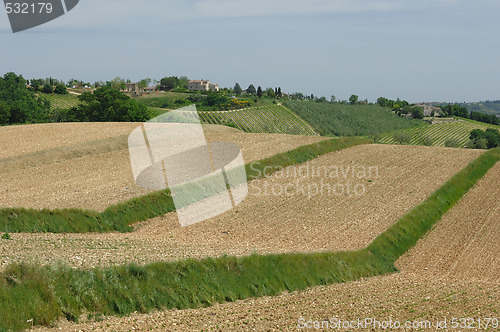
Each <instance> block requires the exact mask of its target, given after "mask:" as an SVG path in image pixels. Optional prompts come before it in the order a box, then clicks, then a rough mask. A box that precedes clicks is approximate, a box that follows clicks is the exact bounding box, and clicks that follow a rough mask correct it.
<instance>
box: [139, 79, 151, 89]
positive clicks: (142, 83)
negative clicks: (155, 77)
mask: <svg viewBox="0 0 500 332" xmlns="http://www.w3.org/2000/svg"><path fill="white" fill-rule="evenodd" d="M149 83H151V79H150V78H145V79H142V80H140V81H139V82H137V87H138V88H139V91H141V92H142V91H144V89H145V88H147V87H148V86H149Z"/></svg>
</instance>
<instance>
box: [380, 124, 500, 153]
mask: <svg viewBox="0 0 500 332" xmlns="http://www.w3.org/2000/svg"><path fill="white" fill-rule="evenodd" d="M487 128H496V129H499V127H498V126H494V125H488V124H483V123H479V122H475V121H469V120H458V121H456V122H447V123H436V124H432V125H428V126H421V127H417V128H411V129H405V130H401V131H400V132H403V133H408V134H410V135H411V137H412V139H411V144H412V145H423V144H422V140H423V139H424V138H431V139H432V141H433V143H432V145H433V146H445V142H446V140H448V139H455V140H457V141H458V143H459V147H465V145H466V144H467V142H468V141H469V135H470V132H471V131H472V130H473V129H482V130H485V129H487ZM393 134H394V133H391V134H385V135H384V136H382V138H381V139H380V140H379V142H380V143H387V144H395V143H396V142H395V141H394V139H393Z"/></svg>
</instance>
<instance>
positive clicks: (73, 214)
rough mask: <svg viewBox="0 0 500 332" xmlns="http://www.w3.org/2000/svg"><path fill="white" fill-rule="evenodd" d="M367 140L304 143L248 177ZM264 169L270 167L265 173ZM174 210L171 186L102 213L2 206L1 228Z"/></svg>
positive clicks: (100, 224) (254, 167) (123, 228)
mask: <svg viewBox="0 0 500 332" xmlns="http://www.w3.org/2000/svg"><path fill="white" fill-rule="evenodd" d="M366 143H370V141H368V140H366V139H362V138H357V137H349V138H338V139H331V140H325V141H321V142H319V143H314V144H311V145H306V146H302V147H299V148H297V149H294V150H291V151H288V152H284V153H280V154H277V155H274V156H272V157H269V158H266V159H262V160H260V161H254V162H252V163H250V164H248V165H246V169H247V177H248V180H253V179H256V178H258V177H261V176H265V175H266V174H271V173H272V172H274V171H275V170H278V169H279V168H280V167H286V166H291V165H295V164H299V163H303V162H306V161H308V160H311V159H314V158H316V157H318V156H320V155H322V154H325V153H329V152H333V151H338V150H342V149H345V148H348V147H351V146H354V145H359V144H366ZM264 170H266V172H265V173H264ZM256 174H257V175H256ZM173 211H175V205H174V203H173V200H172V196H171V195H170V191H169V190H168V189H167V190H162V191H156V192H153V193H150V194H147V195H144V196H141V197H137V198H133V199H131V200H128V201H125V202H121V203H118V204H115V205H111V206H109V207H108V208H107V209H106V210H105V211H103V212H102V213H99V212H96V211H91V210H79V209H56V210H48V209H44V210H35V209H25V208H2V209H0V232H9V233H19V232H25V233H36V232H50V233H86V232H110V231H119V232H127V231H131V230H132V228H131V227H130V225H131V224H134V223H136V222H139V221H144V220H148V219H150V218H154V217H157V216H160V215H163V214H165V213H168V212H173Z"/></svg>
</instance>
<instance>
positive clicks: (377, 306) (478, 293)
mask: <svg viewBox="0 0 500 332" xmlns="http://www.w3.org/2000/svg"><path fill="white" fill-rule="evenodd" d="M431 150H432V149H431ZM499 170H500V164H497V165H496V166H494V167H493V168H492V169H491V170H490V171H489V172H488V173H487V174H486V176H485V177H484V178H483V179H481V180H480V181H479V182H478V183H477V184H476V187H475V188H473V189H472V190H471V191H470V192H469V193H468V194H467V195H466V196H464V197H463V199H462V200H461V201H460V203H459V204H458V205H457V206H455V207H454V208H453V209H452V210H450V211H448V213H447V214H445V215H444V217H443V218H442V220H441V221H440V222H439V223H438V224H437V225H436V227H435V228H434V229H433V230H432V231H431V232H430V233H429V234H428V235H427V236H426V237H424V238H422V239H421V240H420V241H419V243H418V244H417V246H415V247H414V248H412V249H411V250H410V251H409V252H408V253H407V254H406V255H404V256H402V257H401V258H400V259H399V260H398V262H397V266H398V268H399V269H400V270H401V273H395V274H392V275H386V276H381V277H374V278H368V279H361V280H358V281H353V282H348V283H344V284H333V285H329V286H320V287H313V288H310V289H307V290H304V291H298V292H291V293H284V294H281V295H279V296H276V297H261V298H252V299H247V300H243V301H237V302H233V303H223V304H216V305H215V306H212V307H209V308H202V309H188V310H163V311H158V312H154V313H151V314H138V313H134V314H133V315H131V316H129V317H105V318H104V320H102V321H99V322H96V321H88V320H86V319H85V318H84V319H83V320H82V321H81V323H80V324H75V323H71V322H68V321H67V320H63V319H61V320H60V322H59V323H58V324H57V328H59V329H62V330H65V331H82V330H83V331H88V330H92V331H108V330H113V331H129V330H131V329H132V330H161V331H163V330H168V331H212V330H214V331H253V330H255V331H303V330H321V331H326V330H346V331H390V330H401V331H438V330H439V331H465V330H474V331H498V329H499V328H500V316H499V315H500V280H499V279H498V273H499V272H500V271H499V266H500V265H499V261H498V241H497V240H496V239H498V236H499V232H500V228H499V227H498V223H499V220H500V219H499V218H498V217H499V211H500V210H499V207H500V204H499V202H498V195H499V188H500V186H499V185H500V175H499V174H500V173H499ZM366 318H371V319H372V320H373V321H378V322H379V323H383V322H386V321H387V322H388V321H391V322H392V323H393V324H395V323H396V322H398V323H401V324H410V325H409V327H401V328H399V329H391V328H381V327H380V325H379V326H376V325H374V324H375V323H372V325H364V326H358V325H356V322H357V320H358V319H360V320H361V321H364V320H365V319H366ZM454 318H455V319H457V320H458V322H459V324H462V322H464V321H461V319H465V322H466V323H467V324H466V327H465V328H461V327H460V326H458V327H457V328H452V322H453V319H454ZM445 319H446V321H445ZM339 320H340V321H342V322H352V321H354V322H355V325H354V327H353V328H350V329H348V328H344V329H341V328H334V327H332V326H334V325H327V323H328V324H329V323H330V322H332V321H333V322H338V321H339ZM315 322H318V324H323V325H319V326H320V328H314V325H313V324H315ZM438 322H439V324H441V325H440V326H439V327H438V325H437V324H438ZM306 323H308V324H309V325H308V326H309V327H312V328H310V329H305V328H304V324H306ZM469 324H470V325H469ZM479 324H482V325H481V326H479ZM485 324H488V326H485ZM38 330H40V331H42V330H47V329H45V328H40V329H37V331H38Z"/></svg>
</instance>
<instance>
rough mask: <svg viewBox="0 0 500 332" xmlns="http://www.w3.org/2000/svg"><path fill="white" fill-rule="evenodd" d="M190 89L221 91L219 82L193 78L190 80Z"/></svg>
mask: <svg viewBox="0 0 500 332" xmlns="http://www.w3.org/2000/svg"><path fill="white" fill-rule="evenodd" d="M188 90H189V91H219V90H220V88H219V86H218V85H217V84H212V83H210V81H209V80H192V81H189V82H188Z"/></svg>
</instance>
